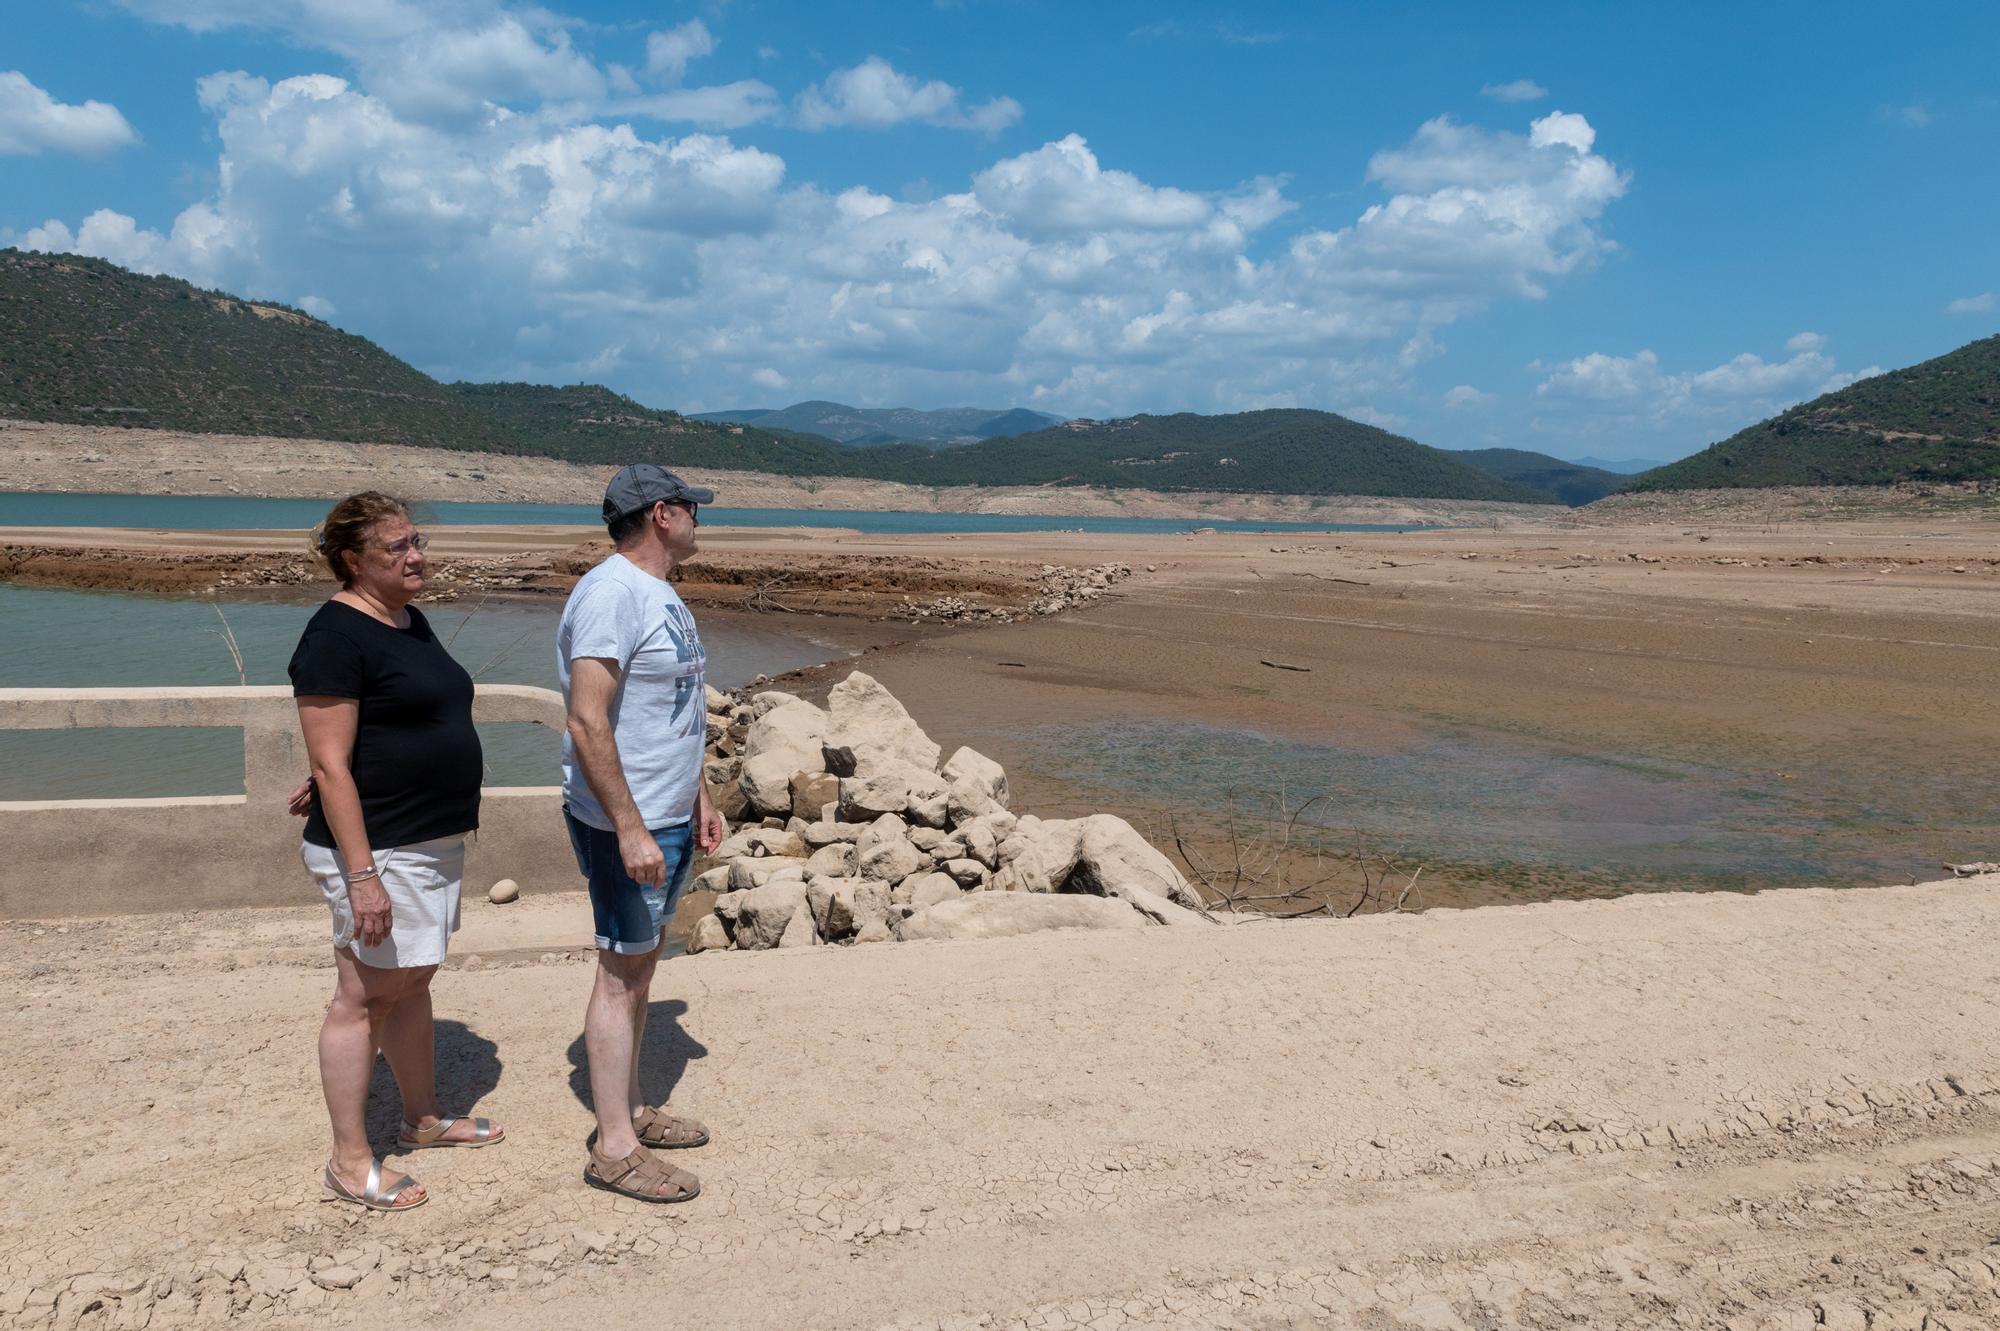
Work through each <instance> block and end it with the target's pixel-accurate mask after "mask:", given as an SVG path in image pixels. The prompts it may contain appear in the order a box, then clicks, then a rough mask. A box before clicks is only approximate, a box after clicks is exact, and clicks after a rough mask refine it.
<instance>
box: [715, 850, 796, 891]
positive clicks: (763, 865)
mask: <svg viewBox="0 0 2000 1331" xmlns="http://www.w3.org/2000/svg"><path fill="white" fill-rule="evenodd" d="M805 876H806V861H804V860H801V859H790V858H787V859H763V860H753V859H750V858H748V857H745V858H743V859H739V860H731V861H730V862H729V887H730V890H732V891H736V892H745V891H748V890H749V889H751V888H753V887H762V886H764V884H766V883H775V882H777V881H779V880H780V879H785V878H791V879H796V880H798V881H799V882H804V881H805Z"/></svg>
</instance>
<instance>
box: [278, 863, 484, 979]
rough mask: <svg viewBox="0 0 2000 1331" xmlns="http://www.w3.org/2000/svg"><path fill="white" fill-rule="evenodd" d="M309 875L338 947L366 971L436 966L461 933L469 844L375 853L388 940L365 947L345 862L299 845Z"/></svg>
mask: <svg viewBox="0 0 2000 1331" xmlns="http://www.w3.org/2000/svg"><path fill="white" fill-rule="evenodd" d="M299 853H300V855H301V856H302V857H303V858H304V859H305V862H306V872H307V873H310V874H311V875H312V876H313V880H314V881H315V882H317V883H318V884H319V890H320V891H321V892H322V893H324V894H325V896H326V904H327V909H329V910H331V911H332V912H333V945H334V946H335V947H336V948H342V947H344V948H349V949H351V950H352V951H353V953H354V956H355V959H356V960H357V961H359V962H361V963H362V964H363V965H365V966H380V967H382V968H383V969H385V970H399V969H408V968H409V967H412V966H436V965H438V964H440V963H441V962H443V961H444V954H445V949H446V948H447V947H448V946H449V945H450V943H451V936H452V935H453V934H455V933H457V932H458V895H459V880H460V879H462V878H464V877H465V838H464V837H455V836H454V837H439V838H438V839H437V840H435V841H419V842H415V843H414V844H412V845H408V846H397V847H395V848H393V849H391V850H378V851H376V852H375V871H376V872H377V873H379V874H381V875H382V888H383V890H384V891H386V892H387V893H388V894H389V908H390V911H391V919H390V923H389V936H388V937H387V938H385V939H383V940H382V941H381V942H379V943H377V944H376V945H375V946H373V947H364V946H363V945H362V944H361V943H360V942H359V941H358V940H357V938H356V936H355V928H354V906H353V903H351V902H350V901H349V900H348V896H347V873H346V871H345V870H344V869H343V868H342V867H341V862H340V856H339V854H338V853H337V852H336V851H333V850H331V849H329V848H328V847H326V846H315V845H313V844H312V843H311V842H310V841H307V842H302V843H300V849H299Z"/></svg>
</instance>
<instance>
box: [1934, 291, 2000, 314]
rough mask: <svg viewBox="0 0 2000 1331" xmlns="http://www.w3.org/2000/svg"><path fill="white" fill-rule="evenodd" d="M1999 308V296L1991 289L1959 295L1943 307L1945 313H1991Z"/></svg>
mask: <svg viewBox="0 0 2000 1331" xmlns="http://www.w3.org/2000/svg"><path fill="white" fill-rule="evenodd" d="M1996 309H2000V297H1996V296H1995V295H1994V294H1993V293H1992V292H1991V291H1982V292H1980V293H1979V294H1978V295H1976V296H1960V297H1959V298H1958V299H1957V300H1955V301H1953V302H1952V303H1951V304H1949V305H1947V306H1945V307H1944V312H1945V313H1946V314H1991V313H1993V311H1994V310H1996Z"/></svg>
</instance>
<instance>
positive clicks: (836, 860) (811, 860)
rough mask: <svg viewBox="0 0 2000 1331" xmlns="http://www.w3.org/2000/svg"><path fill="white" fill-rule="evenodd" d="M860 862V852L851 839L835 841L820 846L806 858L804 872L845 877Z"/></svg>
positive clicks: (831, 876)
mask: <svg viewBox="0 0 2000 1331" xmlns="http://www.w3.org/2000/svg"><path fill="white" fill-rule="evenodd" d="M860 863H861V854H860V852H859V851H857V850H855V848H854V843H853V842H851V841H835V842H833V843H832V844H831V845H825V846H821V847H820V848H819V849H818V850H816V851H814V852H813V853H812V854H811V856H809V857H808V858H807V859H806V873H807V874H808V875H813V874H818V875H819V876H821V877H823V878H845V877H847V876H848V875H849V874H851V873H853V872H854V870H855V868H856V866H858V865H859V864H860Z"/></svg>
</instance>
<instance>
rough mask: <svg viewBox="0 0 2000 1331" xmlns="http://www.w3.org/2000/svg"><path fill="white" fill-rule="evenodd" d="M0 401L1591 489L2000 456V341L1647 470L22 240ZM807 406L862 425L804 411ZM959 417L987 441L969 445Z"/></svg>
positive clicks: (728, 453) (980, 469)
mask: <svg viewBox="0 0 2000 1331" xmlns="http://www.w3.org/2000/svg"><path fill="white" fill-rule="evenodd" d="M0 417H14V418H18V419H24V420H43V421H69V422H77V423H83V424H116V425H145V426H151V427H154V428H158V429H167V430H182V431H188V432H191V433H210V434H243V435H251V434H263V435H278V436H284V437H293V438H319V439H337V440H351V441H355V442H380V443H401V444H414V445H418V446H422V447H430V448H447V449H457V450H470V451H489V452H498V453H517V454H531V455H537V456H546V457H556V458H562V459H566V460H570V461H576V462H588V463H596V464H604V463H613V462H629V461H660V462H665V463H669V464H672V465H675V466H685V467H696V468H704V469H717V470H719V469H733V470H743V471H756V472H769V473H774V474H778V475H783V476H791V477H798V478H800V479H805V478H810V477H815V476H850V477H861V478H867V479H877V480H890V481H901V482H906V483H909V484H914V485H924V486H957V485H985V486H1065V485H1073V486H1100V487H1110V488H1130V489H1145V490H1162V491H1173V492H1180V493H1184V494H1195V495H1206V494H1219V493H1225V492H1239V493H1260V494H1290V495H1375V496H1391V497H1408V498H1424V499H1490V500H1509V501H1515V502H1525V503H1548V504H1556V503H1564V504H1570V505H1580V504H1585V503H1589V502H1590V501H1591V500H1593V499H1595V498H1598V497H1600V496H1601V495H1603V494H1606V493H1609V492H1611V491H1612V490H1614V489H1617V488H1620V487H1623V488H1625V489H1639V490H1650V489H1688V488H1696V487H1708V486H1745V485H1864V484H1882V483H1886V482H1890V481H1901V480H1911V479H1935V480H1955V479H1966V478H1985V477H1996V476H2000V337H1995V338H1988V339H1986V340H1984V341H1981V342H1975V343H1972V344H1970V345H1969V346H1965V347H1961V348H1960V349H1959V350H1957V351H1954V352H1952V353H1950V354H1949V355H1946V356H1941V357H1939V358H1937V359H1936V360H1932V361H1926V362H1924V363H1923V364H1922V365H1916V366H1912V367H1911V368H1909V369H1907V370H1897V371H1893V372H1891V373H1889V374H1884V375H1880V376H1877V377H1875V378H1872V379H1867V380H1863V381H1862V382H1860V383H1858V384H1854V385H1852V386H1850V387H1848V388H1845V389H1842V390H1841V391H1840V392H1837V393H1831V394H1828V395H1826V396H1825V397H1822V398H1819V399H1816V400H1815V401H1813V402H1809V403H1806V404H1804V405H1803V406H1800V407H1794V408H1793V409H1792V410H1790V411H1788V412H1784V413H1782V414H1780V415H1779V416H1776V417H1773V418H1772V419H1771V420H1769V421H1765V422H1763V423H1761V424H1759V425H1755V426H1752V427H1750V428H1749V429H1747V430H1744V431H1742V432H1741V433H1739V434H1737V435H1734V436H1732V437H1731V438H1729V439H1726V440H1724V441H1723V442H1722V443H1719V444H1716V445H1714V446H1712V447H1710V448H1709V449H1707V450H1705V451H1704V452H1702V453H1698V454H1696V455H1695V456H1693V457H1690V458H1686V459H1684V460H1682V461H1680V462H1676V463H1672V464H1670V465H1668V466H1665V467H1661V468H1657V469H1655V470H1652V471H1648V472H1646V473H1644V474H1643V475H1640V476H1638V477H1626V476H1623V475H1619V474H1616V473H1615V470H1614V468H1615V467H1616V466H1617V465H1618V464H1607V465H1606V466H1604V467H1593V466H1590V465H1587V464H1585V463H1577V462H1566V461H1563V460H1561V459H1559V458H1553V457H1549V456H1547V455H1545V454H1541V453H1531V452H1525V451H1522V450H1519V449H1474V450H1469V451H1451V450H1446V449H1438V448H1431V447H1428V446H1426V445H1424V444H1421V443H1418V442H1417V441H1415V440H1413V439H1408V438H1405V437H1403V436H1401V435H1396V434H1391V433H1389V432H1388V431H1386V430H1381V429H1377V428H1376V427H1374V426H1372V425H1365V424H1362V423H1361V422H1359V421H1353V420H1349V419H1347V418H1346V417H1343V416H1337V415H1334V414H1333V413H1331V412H1324V411H1309V410H1303V409H1288V410H1274V411H1250V412H1240V413H1236V414H1233V415H1223V416H1200V415H1194V414H1190V413H1182V414H1178V415H1170V416H1148V415H1140V416H1131V417H1126V418H1123V419H1119V420H1107V421H1096V420H1072V421H1061V420H1059V418H1055V417H1050V416H1047V415H1045V414H1043V413H1040V412H1033V411H1028V410H1025V409H1021V408H1015V409H1013V410H1009V411H994V412H988V411H985V410H983V409H980V408H954V409H950V410H945V411H936V412H922V411H914V410H908V409H890V410H873V409H865V408H857V407H849V406H844V405H842V404H839V403H832V402H806V403H799V404H796V405H794V406H792V407H787V408H783V409H782V410H768V411H767V410H761V409H760V410H753V411H745V412H736V413H728V412H714V413H706V414H705V415H703V416H699V417H696V416H683V415H681V414H679V413H678V412H673V411H666V410H661V409H658V408H653V407H647V406H644V405H642V404H640V403H638V402H635V401H633V400H632V399H631V398H628V397H625V396H623V395H622V394H619V393H616V392H613V391H612V390H611V389H608V388H605V387H603V386H602V385H598V384H575V385H571V386H568V387H551V386H547V385H542V384H471V383H458V384H441V383H439V382H438V381H436V380H435V379H432V378H430V377H429V376H428V375H425V374H423V373H422V372H420V371H418V370H417V369H415V368H414V367H412V366H410V365H407V364H405V363H404V362H402V361H400V360H398V359H397V358H396V357H394V356H392V355H390V354H389V353H388V352H386V351H384V350H382V349H381V348H380V347H378V346H376V345H375V344H374V343H372V342H370V341H368V340H367V339H366V338H361V337H356V336H354V335H352V334H350V333H344V332H342V331H341V330H339V329H337V328H334V327H332V326H331V325H329V324H327V323H324V322H322V321H321V320H319V319H315V318H313V317H312V316H311V315H308V314H305V313H304V312H302V311H299V310H295V309H292V308H289V307H287V306H284V305H281V304H277V303H274V302H269V301H250V300H244V299H241V298H239V297H236V296H232V295H229V294H227V293H224V292H216V291H204V290H201V289H199V288H197V287H193V286H190V285H189V284H188V283H186V282H182V281H180V280H178V279H175V278H166V277H145V276H141V275H138V274H135V273H131V272H127V271H126V270H124V269H122V268H119V267H117V266H115V265H113V264H109V263H105V262H103V261H102V260H97V259H87V258H80V257H77V256H74V255H46V254H31V253H24V252H21V251H17V250H0ZM732 417H734V418H742V417H748V418H749V419H747V420H737V419H731V418H732ZM1052 422H1053V423H1052ZM805 423H810V424H817V425H820V426H822V427H823V428H826V429H836V430H838V431H839V432H840V434H841V436H842V437H840V438H837V439H836V438H834V437H831V436H828V435H824V434H822V433H820V432H819V431H818V430H804V429H800V428H798V427H799V426H800V425H801V424H805ZM958 431H962V432H964V433H966V434H969V435H972V436H974V437H976V440H977V441H976V442H972V443H962V444H958V445H956V446H947V445H948V444H949V440H950V439H953V438H958V437H960V436H959V435H958V434H957V433H953V432H958ZM981 432H984V434H983V435H982V434H981ZM862 444H868V445H869V446H865V447H864V446H858V445H862ZM1623 465H1627V466H1629V465H1633V464H1629V463H1628V464H1623Z"/></svg>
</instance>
